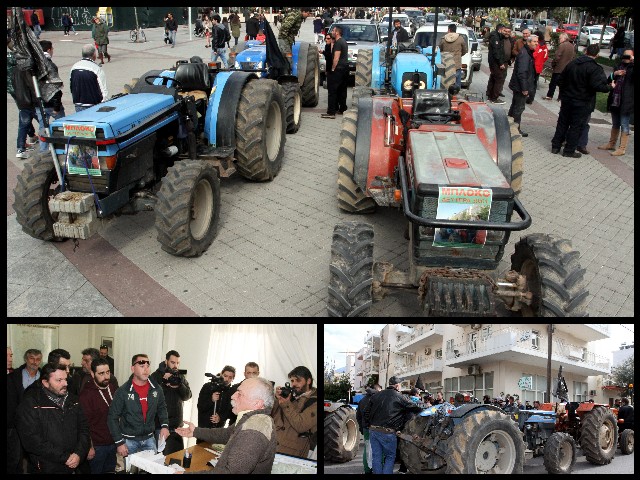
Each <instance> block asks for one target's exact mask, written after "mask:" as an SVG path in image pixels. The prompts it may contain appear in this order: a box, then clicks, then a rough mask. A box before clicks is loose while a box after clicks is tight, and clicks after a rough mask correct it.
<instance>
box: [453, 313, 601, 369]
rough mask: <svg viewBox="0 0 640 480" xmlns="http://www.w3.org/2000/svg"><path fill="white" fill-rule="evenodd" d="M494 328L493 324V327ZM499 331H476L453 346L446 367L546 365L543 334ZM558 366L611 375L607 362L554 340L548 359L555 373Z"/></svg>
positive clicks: (504, 328)
mask: <svg viewBox="0 0 640 480" xmlns="http://www.w3.org/2000/svg"><path fill="white" fill-rule="evenodd" d="M495 327H498V325H495V324H494V325H493V328H495ZM500 327H502V328H500V329H499V330H493V331H492V332H491V333H488V334H487V333H486V331H484V332H483V331H478V332H477V334H475V335H474V337H473V338H472V337H471V335H466V337H467V341H465V342H461V343H458V344H455V345H453V348H450V349H449V350H447V351H446V353H445V359H446V364H447V365H448V366H450V367H455V368H464V367H468V366H470V365H474V364H483V363H488V362H499V361H508V362H516V363H521V364H525V365H531V366H535V367H543V368H546V366H547V355H548V339H547V335H546V333H545V334H542V332H541V333H539V334H538V335H535V334H533V333H532V330H531V329H524V328H517V327H511V326H510V325H500ZM560 365H562V366H563V369H564V371H565V372H567V373H574V374H576V375H585V376H590V375H602V374H605V373H606V374H608V373H610V372H611V364H610V362H609V359H608V358H606V357H603V356H601V355H597V354H595V353H593V352H590V351H588V350H587V349H586V348H585V346H579V345H572V344H570V343H568V342H567V341H566V340H565V339H563V338H560V337H555V336H554V340H553V351H552V357H551V368H552V369H553V371H556V372H557V370H558V368H559V367H560Z"/></svg>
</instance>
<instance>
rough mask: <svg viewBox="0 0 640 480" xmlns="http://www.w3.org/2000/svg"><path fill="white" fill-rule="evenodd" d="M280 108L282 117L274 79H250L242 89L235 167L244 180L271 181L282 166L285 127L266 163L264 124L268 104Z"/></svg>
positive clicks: (239, 104)
mask: <svg viewBox="0 0 640 480" xmlns="http://www.w3.org/2000/svg"><path fill="white" fill-rule="evenodd" d="M273 100H275V101H277V102H278V104H279V105H280V109H281V110H282V113H283V116H284V99H283V98H282V89H281V88H280V86H279V85H278V83H277V82H276V81H275V80H266V79H265V80H251V81H249V82H248V83H247V84H246V85H245V86H244V88H243V89H242V94H241V96H240V101H239V102H238V110H237V116H236V159H237V162H236V167H237V169H238V173H240V175H242V176H243V177H244V178H246V179H249V180H253V181H259V182H260V181H266V180H273V178H274V177H275V176H276V175H277V174H278V172H279V171H280V167H281V166H282V157H283V156H284V143H285V125H284V122H283V125H282V135H281V144H280V148H279V151H278V154H277V155H276V158H275V159H274V160H273V161H269V157H268V155H267V148H266V144H267V142H268V141H269V139H267V138H266V134H267V131H266V122H267V115H268V112H269V107H270V104H271V102H272V101H273Z"/></svg>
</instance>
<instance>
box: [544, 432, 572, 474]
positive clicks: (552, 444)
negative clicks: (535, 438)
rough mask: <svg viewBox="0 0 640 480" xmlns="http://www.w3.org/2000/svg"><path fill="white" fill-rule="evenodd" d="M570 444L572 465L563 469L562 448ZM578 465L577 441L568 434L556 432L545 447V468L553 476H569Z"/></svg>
mask: <svg viewBox="0 0 640 480" xmlns="http://www.w3.org/2000/svg"><path fill="white" fill-rule="evenodd" d="M567 443H568V444H569V446H570V447H571V455H572V459H571V463H570V465H568V466H566V467H564V468H563V467H562V464H563V463H564V462H563V458H562V453H563V451H562V449H561V448H562V446H563V444H567ZM575 464H576V441H575V440H574V439H573V437H572V436H571V435H569V434H568V433H561V432H556V433H554V434H553V435H551V436H550V437H549V439H548V440H547V443H546V444H545V446H544V468H545V469H546V470H547V472H548V473H550V474H552V475H558V474H569V473H571V472H572V471H573V467H574V466H575Z"/></svg>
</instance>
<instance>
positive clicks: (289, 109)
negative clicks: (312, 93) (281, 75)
mask: <svg viewBox="0 0 640 480" xmlns="http://www.w3.org/2000/svg"><path fill="white" fill-rule="evenodd" d="M280 86H281V87H282V92H283V94H284V109H285V118H286V122H287V133H296V132H297V131H298V129H299V128H300V119H301V118H302V92H301V91H300V85H299V84H298V83H296V82H287V83H283V84H281V85H280Z"/></svg>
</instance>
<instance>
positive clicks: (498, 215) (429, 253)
mask: <svg viewBox="0 0 640 480" xmlns="http://www.w3.org/2000/svg"><path fill="white" fill-rule="evenodd" d="M417 203H418V205H420V210H419V211H417V212H415V213H416V215H419V216H421V217H424V218H436V211H437V209H438V198H437V197H424V198H423V200H422V202H421V203H420V202H417ZM512 205H513V202H509V201H506V200H495V201H494V202H493V203H492V204H491V213H490V215H489V221H490V222H507V221H509V220H510V219H511V214H510V213H509V212H510V210H512V208H513V206H512ZM434 234H435V229H434V228H431V227H421V226H419V225H413V239H414V242H413V255H414V258H415V262H416V264H418V265H423V266H433V267H441V266H449V267H468V268H480V269H495V268H497V266H498V263H499V262H500V260H501V259H502V255H503V254H504V247H505V245H506V244H507V242H508V241H509V232H502V231H495V230H488V231H487V240H486V242H485V244H484V247H482V248H447V247H434V246H433V237H434Z"/></svg>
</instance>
